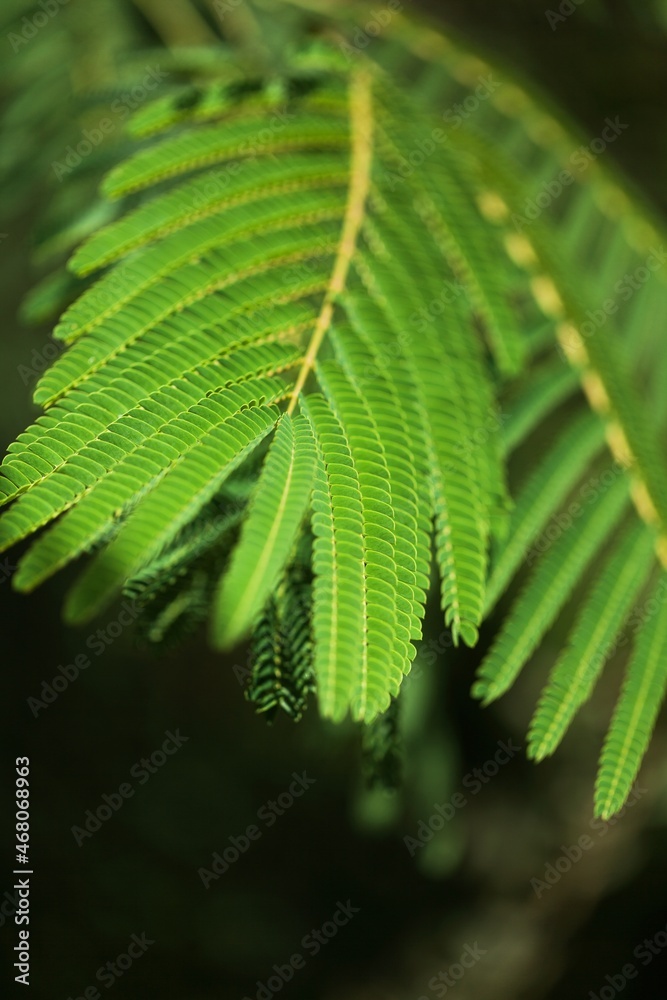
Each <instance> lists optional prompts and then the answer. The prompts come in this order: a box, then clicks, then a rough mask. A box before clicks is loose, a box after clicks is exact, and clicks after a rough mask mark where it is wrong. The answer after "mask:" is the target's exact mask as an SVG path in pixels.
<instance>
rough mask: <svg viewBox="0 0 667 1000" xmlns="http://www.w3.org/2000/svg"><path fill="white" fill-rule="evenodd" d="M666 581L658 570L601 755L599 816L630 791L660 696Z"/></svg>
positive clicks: (666, 674) (666, 679) (665, 675)
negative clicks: (657, 577)
mask: <svg viewBox="0 0 667 1000" xmlns="http://www.w3.org/2000/svg"><path fill="white" fill-rule="evenodd" d="M666 585H667V575H666V574H665V573H662V574H661V576H660V579H659V581H658V583H657V585H656V588H655V590H654V591H653V594H652V601H651V603H652V605H653V608H652V610H651V611H647V614H646V615H645V620H644V621H643V623H642V627H641V631H640V632H639V636H638V639H637V643H636V646H635V650H634V654H633V657H632V659H631V661H630V663H629V665H628V669H627V673H626V676H625V681H624V683H623V690H622V692H621V695H620V697H619V700H618V703H617V705H616V710H615V712H614V717H613V719H612V722H611V726H610V728H609V732H608V733H607V737H606V739H605V744H604V749H603V750H602V756H601V757H600V769H599V772H598V778H597V783H596V787H595V811H596V813H597V814H598V815H599V816H602V818H603V819H609V817H610V816H612V815H613V814H614V813H615V812H618V810H619V809H620V808H621V806H622V805H623V803H624V802H625V800H626V799H627V797H628V795H629V794H630V791H631V789H632V785H633V783H634V780H635V778H636V777H637V774H638V772H639V766H640V764H641V761H642V759H643V757H644V754H645V753H646V749H647V747H648V743H649V740H650V738H651V734H652V733H653V728H654V726H655V722H656V719H657V717H658V712H659V711H660V706H661V705H662V702H663V700H664V697H665V689H666V687H667V601H665V587H666ZM647 608H648V603H647ZM646 619H647V620H646Z"/></svg>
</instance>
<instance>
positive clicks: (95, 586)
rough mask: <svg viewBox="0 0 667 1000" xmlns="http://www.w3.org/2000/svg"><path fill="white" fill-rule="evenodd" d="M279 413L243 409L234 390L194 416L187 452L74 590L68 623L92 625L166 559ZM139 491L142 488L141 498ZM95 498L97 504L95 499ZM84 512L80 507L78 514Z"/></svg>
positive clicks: (173, 461) (183, 435)
mask: <svg viewBox="0 0 667 1000" xmlns="http://www.w3.org/2000/svg"><path fill="white" fill-rule="evenodd" d="M220 396H221V397H222V398H220ZM230 396H231V397H232V398H231V399H230V398H229V397H230ZM225 397H227V398H225ZM261 399H262V397H260V400H261ZM278 413H279V411H278V410H277V408H276V407H275V406H272V405H270V406H267V405H265V404H264V403H263V401H260V402H258V403H257V404H256V403H255V400H251V401H250V403H247V402H243V403H241V404H240V406H239V402H238V400H234V398H233V396H232V393H231V390H228V391H227V392H226V393H222V394H220V395H219V397H218V398H216V397H215V396H214V395H212V396H210V397H208V398H207V399H206V400H205V401H204V402H203V403H201V404H199V405H198V406H197V407H195V408H193V410H192V411H189V413H188V416H190V420H189V421H183V424H184V426H183V427H179V429H178V430H179V432H180V433H179V435H178V436H177V435H176V434H175V435H174V437H175V438H176V441H178V443H179V444H180V449H179V451H177V452H176V453H175V454H173V453H172V454H170V455H169V466H168V468H167V470H166V471H163V472H162V473H161V474H160V473H158V476H159V479H158V481H157V482H155V480H154V481H153V485H152V489H151V491H150V492H149V493H148V494H147V495H146V496H145V497H142V498H141V499H140V502H139V503H138V505H137V507H136V509H135V510H133V511H132V512H131V513H130V515H129V517H128V519H127V522H126V523H125V524H123V525H122V526H121V528H120V530H119V533H118V535H117V536H116V538H115V539H114V540H113V541H112V542H111V544H110V545H109V546H108V547H107V548H106V549H105V550H104V551H103V552H102V553H101V554H100V555H98V556H97V557H96V559H95V560H94V561H93V562H92V563H91V565H90V566H89V567H88V568H87V569H86V570H85V571H84V573H83V575H82V576H81V577H80V579H79V581H78V582H77V583H76V584H75V586H74V587H73V588H72V590H71V591H70V593H69V594H68V597H67V601H66V603H65V611H64V613H65V617H66V619H67V620H68V621H70V622H72V623H75V622H85V621H87V620H88V619H89V618H91V617H93V616H94V615H95V614H97V613H98V612H99V611H100V610H101V609H102V608H104V607H105V606H106V604H107V603H108V602H109V601H110V600H112V599H113V597H114V596H115V595H116V594H117V593H118V592H119V591H120V589H121V588H122V585H123V583H124V581H125V580H126V579H128V578H129V577H130V576H132V575H133V574H134V573H136V572H137V571H138V570H139V569H141V568H142V566H145V565H147V564H148V563H149V562H150V560H151V559H153V558H154V557H155V556H156V555H158V554H159V553H160V551H162V549H164V547H165V546H166V545H167V544H169V542H170V541H171V540H172V539H173V538H174V537H175V536H176V534H177V533H178V531H179V530H180V529H181V528H182V527H183V526H184V525H185V524H187V523H188V522H189V521H191V520H192V518H193V517H194V516H195V515H196V514H197V513H198V512H199V510H200V509H201V508H202V507H203V506H204V504H205V503H207V502H208V501H209V500H210V499H211V498H212V497H213V496H214V495H215V493H216V492H217V490H218V489H219V488H220V486H221V485H222V483H223V482H224V481H225V479H226V478H227V476H229V475H230V474H231V473H232V472H233V471H234V470H235V469H236V468H237V467H238V466H239V465H240V464H241V462H242V461H243V460H244V459H245V458H246V457H247V455H248V454H249V453H250V451H251V450H252V449H253V448H255V447H256V445H257V444H258V443H259V442H260V441H261V440H262V439H263V438H264V437H265V436H266V435H267V434H268V433H269V432H270V431H271V430H272V429H273V428H274V426H275V424H276V421H277V418H278ZM188 423H189V424H190V427H188V426H187V424H188ZM166 437H167V435H161V438H160V442H159V444H160V447H161V449H164V451H167V448H168V445H166V444H165V438H166ZM179 438H180V440H179ZM137 492H138V491H137V490H136V488H135V489H134V490H133V495H135V496H136V494H137ZM91 496H92V498H93V499H94V496H95V494H94V493H93V494H92V495H91ZM82 508H83V504H80V505H79V506H78V507H77V508H76V511H74V512H73V513H77V512H78V511H80V510H81V509H82ZM63 523H64V522H63Z"/></svg>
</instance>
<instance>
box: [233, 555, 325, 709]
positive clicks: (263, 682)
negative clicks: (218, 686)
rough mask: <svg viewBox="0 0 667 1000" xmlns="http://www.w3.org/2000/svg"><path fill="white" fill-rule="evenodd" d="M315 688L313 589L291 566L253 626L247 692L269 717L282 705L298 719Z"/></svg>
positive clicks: (250, 699)
mask: <svg viewBox="0 0 667 1000" xmlns="http://www.w3.org/2000/svg"><path fill="white" fill-rule="evenodd" d="M314 690H315V683H314V675H313V642H312V633H311V588H310V584H308V583H307V582H305V581H304V580H303V579H302V578H301V576H300V573H299V572H298V571H295V570H294V569H292V570H290V571H288V573H287V574H286V576H285V578H284V580H283V581H282V583H281V584H280V586H279V587H278V589H277V591H276V593H275V595H274V596H272V597H271V598H270V599H269V601H268V603H267V605H266V607H265V609H264V612H263V614H262V616H261V618H260V619H259V621H258V623H257V625H256V627H255V631H254V633H253V667H252V676H251V679H250V683H249V685H248V688H247V689H246V697H247V698H248V700H249V701H251V702H252V703H253V704H254V705H255V709H256V711H257V712H258V713H261V714H266V716H267V719H268V720H269V721H270V722H271V721H272V720H273V718H274V717H275V714H276V712H277V711H278V709H279V708H282V709H283V711H284V712H286V713H287V714H288V715H289V716H290V717H291V718H292V719H294V720H295V721H298V720H299V719H300V718H301V716H302V714H303V712H304V710H305V708H306V702H307V698H308V695H309V694H310V693H311V692H313V691H314Z"/></svg>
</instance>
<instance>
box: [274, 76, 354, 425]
mask: <svg viewBox="0 0 667 1000" xmlns="http://www.w3.org/2000/svg"><path fill="white" fill-rule="evenodd" d="M350 129H351V143H352V151H351V165H350V188H349V192H348V199H347V206H346V209H345V218H344V220H343V229H342V231H341V238H340V244H339V247H338V253H337V254H336V261H335V264H334V269H333V272H332V274H331V280H330V282H329V285H328V288H327V291H326V295H325V297H324V302H323V303H322V308H321V310H320V314H319V316H318V318H317V323H316V325H315V329H314V331H313V335H312V337H311V340H310V343H309V345H308V349H307V351H306V354H305V356H304V359H303V362H302V365H301V370H300V372H299V375H298V378H297V380H296V382H295V384H294V388H293V389H292V397H291V399H290V404H289V406H288V408H287V412H288V413H289V414H292V413H293V412H294V410H295V408H296V404H297V401H298V398H299V394H300V393H301V391H302V389H303V387H304V385H305V384H306V379H307V378H308V375H309V373H310V371H311V369H312V368H313V366H314V364H315V361H316V359H317V353H318V351H319V349H320V347H321V346H322V341H323V340H324V338H325V336H326V334H327V331H328V330H329V327H330V326H331V320H332V318H333V311H334V305H335V301H336V298H337V296H338V295H340V294H341V292H343V291H344V289H345V284H346V282H347V275H348V272H349V269H350V264H351V262H352V257H353V256H354V252H355V250H356V248H357V240H358V237H359V230H360V229H361V226H362V223H363V221H364V211H365V206H366V198H367V196H368V191H369V188H370V180H371V166H372V162H373V97H372V75H371V71H370V69H368V68H366V67H364V68H363V69H360V70H358V71H357V72H356V73H355V74H354V76H353V77H352V80H351V83H350Z"/></svg>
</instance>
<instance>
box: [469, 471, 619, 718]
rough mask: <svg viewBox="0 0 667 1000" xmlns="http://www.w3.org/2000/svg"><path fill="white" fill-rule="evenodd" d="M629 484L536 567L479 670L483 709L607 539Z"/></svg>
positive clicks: (585, 516) (609, 492)
mask: <svg viewBox="0 0 667 1000" xmlns="http://www.w3.org/2000/svg"><path fill="white" fill-rule="evenodd" d="M627 505H628V483H627V481H626V480H625V479H623V478H618V479H616V480H615V481H613V482H612V484H611V485H610V486H609V487H608V489H606V491H604V492H602V494H601V495H599V494H598V496H597V497H596V498H595V499H594V500H593V501H592V502H589V504H588V507H587V508H586V509H584V510H583V511H582V512H581V513H580V514H579V516H578V520H576V521H575V522H574V523H573V525H572V526H571V527H569V528H568V529H567V530H564V531H562V532H561V533H560V535H559V537H558V538H557V539H556V541H555V542H553V544H552V545H551V547H550V548H549V550H548V551H547V553H546V555H545V557H544V558H543V559H542V561H541V562H540V563H539V564H538V566H537V567H536V569H535V572H534V573H533V574H532V576H531V577H530V579H529V582H528V584H527V585H526V587H525V589H524V590H523V591H522V592H521V594H520V596H519V597H518V598H517V601H516V603H515V604H514V606H513V607H512V609H511V610H510V612H509V615H508V617H507V618H506V620H505V621H504V623H503V625H502V626H501V628H500V631H499V633H498V635H497V637H496V639H495V641H494V643H493V646H492V647H491V650H490V651H489V653H488V654H487V656H486V657H485V659H484V660H483V662H482V665H481V666H480V668H479V673H478V680H477V681H476V683H475V685H474V688H473V694H474V695H475V697H477V698H481V699H482V700H483V702H484V704H485V705H488V704H489V702H491V701H494V700H495V699H496V698H499V697H500V696H501V695H502V694H504V693H505V691H507V689H508V688H509V687H510V686H511V685H512V684H513V683H514V681H515V679H516V677H517V675H518V674H519V672H520V671H521V669H522V667H523V666H524V665H525V663H526V662H527V660H528V658H529V657H530V656H531V654H532V653H533V652H534V650H535V649H536V647H537V645H538V643H539V642H540V641H541V639H542V638H543V637H544V635H545V634H546V632H547V631H548V629H549V628H550V627H551V626H552V625H553V623H554V621H555V619H556V616H557V615H558V612H559V611H560V610H561V608H562V607H563V605H564V604H565V602H566V601H567V599H568V597H569V596H570V593H571V590H572V586H573V584H574V583H576V581H577V580H578V579H579V578H580V576H581V575H582V573H583V572H584V570H585V569H586V567H587V566H588V564H589V562H590V560H591V559H592V558H593V556H594V555H595V553H596V552H597V550H598V549H599V547H600V546H601V545H602V544H603V543H604V541H605V538H606V537H607V536H608V535H609V534H610V532H612V531H613V530H614V528H615V526H616V524H617V523H618V521H619V519H620V517H621V516H622V514H623V513H624V511H625V510H627Z"/></svg>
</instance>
